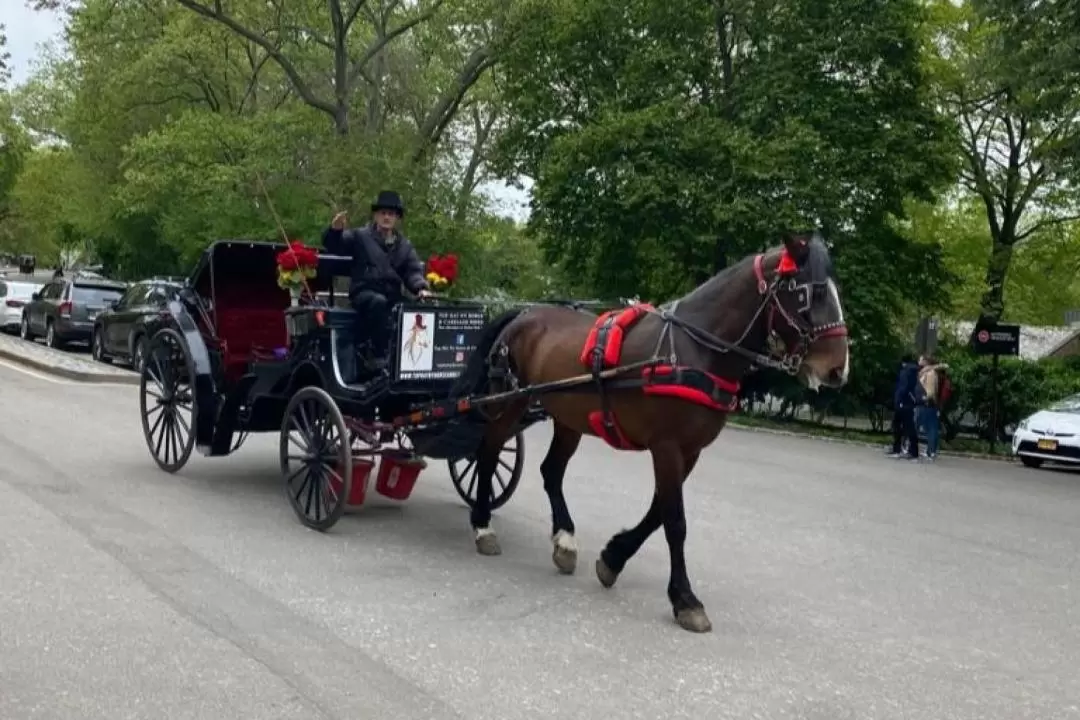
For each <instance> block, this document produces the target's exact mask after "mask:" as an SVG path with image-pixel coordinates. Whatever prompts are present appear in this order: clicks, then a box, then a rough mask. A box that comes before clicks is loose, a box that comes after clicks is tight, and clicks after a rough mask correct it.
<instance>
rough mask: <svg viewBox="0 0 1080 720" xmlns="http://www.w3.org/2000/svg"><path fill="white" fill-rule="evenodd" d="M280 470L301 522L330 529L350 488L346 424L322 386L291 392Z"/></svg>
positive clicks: (282, 431)
mask: <svg viewBox="0 0 1080 720" xmlns="http://www.w3.org/2000/svg"><path fill="white" fill-rule="evenodd" d="M280 454H281V474H282V476H283V477H284V478H285V492H286V494H287V495H288V496H289V504H290V505H292V509H293V511H295V512H296V516H297V517H298V518H300V522H302V523H303V524H304V525H306V526H307V527H309V528H312V529H313V530H329V529H330V528H331V527H333V525H334V523H336V522H337V521H338V520H339V519H340V518H341V515H342V513H344V512H345V503H346V502H347V501H348V499H349V493H350V491H351V489H352V447H351V445H350V443H349V429H348V427H347V426H346V425H345V418H344V417H343V416H342V414H341V410H340V409H339V408H338V406H337V403H336V402H334V399H333V398H332V397H330V395H329V394H327V392H326V391H325V390H323V389H322V388H318V387H306V388H303V389H302V390H300V392H298V393H296V394H295V395H293V397H292V399H291V400H290V401H289V405H288V407H287V408H286V409H285V420H284V422H283V423H282V425H281V444H280Z"/></svg>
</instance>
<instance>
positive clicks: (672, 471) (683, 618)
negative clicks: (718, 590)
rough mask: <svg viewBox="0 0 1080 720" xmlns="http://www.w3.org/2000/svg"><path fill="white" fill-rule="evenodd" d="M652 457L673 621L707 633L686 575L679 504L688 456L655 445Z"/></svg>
mask: <svg viewBox="0 0 1080 720" xmlns="http://www.w3.org/2000/svg"><path fill="white" fill-rule="evenodd" d="M652 456H653V472H654V473H655V474H656V496H657V498H658V500H659V505H660V520H661V522H662V523H663V525H664V536H665V537H666V538H667V542H668V551H669V552H670V554H671V579H670V580H669V581H668V599H669V600H671V608H672V612H673V613H674V614H675V622H677V623H678V624H679V625H680V626H681V627H682V628H683V629H685V630H690V631H692V632H709V631H710V630H712V623H711V622H710V621H709V616H708V615H707V614H705V606H704V605H702V603H701V601H700V600H698V599H697V596H696V595H694V591H693V589H691V587H690V577H689V576H688V575H687V574H686V556H685V554H684V549H685V545H686V511H685V507H684V506H683V493H682V486H683V481H685V480H686V476H687V474H688V463H687V459H688V457H687V455H685V454H684V453H683V451H682V449H681V448H679V447H678V446H676V445H661V446H659V447H655V448H653V449H652Z"/></svg>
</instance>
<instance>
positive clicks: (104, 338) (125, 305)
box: [90, 278, 183, 370]
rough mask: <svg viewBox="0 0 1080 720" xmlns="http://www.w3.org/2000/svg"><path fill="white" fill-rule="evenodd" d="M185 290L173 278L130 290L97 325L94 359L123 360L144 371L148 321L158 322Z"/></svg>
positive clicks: (92, 348) (92, 345) (142, 283)
mask: <svg viewBox="0 0 1080 720" xmlns="http://www.w3.org/2000/svg"><path fill="white" fill-rule="evenodd" d="M182 288H183V282H182V281H179V280H176V279H173V278H152V279H150V280H140V281H139V282H137V283H135V284H133V285H132V286H131V287H129V288H128V290H127V292H126V293H124V296H123V297H122V298H120V299H119V301H117V302H115V303H113V304H112V305H110V306H109V307H108V308H107V309H106V310H105V312H103V313H101V314H100V315H98V317H97V320H96V321H95V322H94V331H93V335H92V339H91V342H90V352H92V353H93V355H94V359H95V360H98V361H100V362H105V363H107V362H111V361H112V360H114V359H116V360H123V361H127V362H129V363H130V364H131V366H132V367H133V368H135V369H136V370H138V369H140V368H141V367H142V360H143V353H144V352H145V350H146V340H147V338H146V321H147V320H150V319H153V318H156V317H157V316H158V313H160V312H161V311H162V310H164V309H165V306H166V305H168V303H169V301H170V300H175V299H176V298H177V296H178V295H179V293H180V290H181V289H182Z"/></svg>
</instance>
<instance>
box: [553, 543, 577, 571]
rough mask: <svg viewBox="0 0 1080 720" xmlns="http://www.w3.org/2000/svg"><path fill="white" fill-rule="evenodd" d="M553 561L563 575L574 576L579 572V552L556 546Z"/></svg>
mask: <svg viewBox="0 0 1080 720" xmlns="http://www.w3.org/2000/svg"><path fill="white" fill-rule="evenodd" d="M551 560H552V562H554V563H555V567H557V568H558V569H559V572H561V573H562V574H563V575H573V574H574V571H575V570H577V550H572V549H570V548H563V547H559V546H558V545H556V546H555V550H554V551H553V552H552V553H551Z"/></svg>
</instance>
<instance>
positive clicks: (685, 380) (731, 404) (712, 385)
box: [579, 303, 739, 450]
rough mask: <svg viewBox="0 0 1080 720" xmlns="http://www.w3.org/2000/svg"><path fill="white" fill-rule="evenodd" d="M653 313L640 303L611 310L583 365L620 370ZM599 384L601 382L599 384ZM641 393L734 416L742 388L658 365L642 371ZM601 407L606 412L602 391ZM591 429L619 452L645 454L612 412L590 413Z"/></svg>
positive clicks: (589, 341)
mask: <svg viewBox="0 0 1080 720" xmlns="http://www.w3.org/2000/svg"><path fill="white" fill-rule="evenodd" d="M653 311H654V309H653V307H652V306H651V305H647V304H644V303H640V304H637V305H632V306H630V307H628V308H623V309H620V310H611V311H609V312H606V313H604V314H603V315H601V316H600V317H599V318H597V320H596V324H594V325H593V327H592V329H591V330H590V331H589V336H588V338H586V340H585V347H584V348H582V350H581V356H580V358H579V359H580V361H581V364H582V365H583V366H584V367H585V368H586V369H587V370H590V371H591V372H593V373H597V374H598V373H600V372H601V371H602V370H605V369H607V368H613V367H618V366H619V364H620V360H621V358H622V348H623V342H624V341H625V340H626V335H627V333H628V332H629V331H630V329H631V328H633V327H634V325H636V324H637V322H638V321H639V320H641V318H643V317H645V315H646V314H648V313H649V312H653ZM597 382H600V381H599V380H598V381H597ZM637 382H638V383H640V387H641V389H642V392H644V393H645V394H646V395H653V396H656V397H669V398H675V399H678V400H683V401H685V402H689V403H693V404H695V405H701V406H703V407H707V408H709V409H710V410H716V411H718V412H732V411H734V410H735V409H736V408H737V407H738V406H739V398H738V393H739V384H738V383H735V382H731V381H730V380H725V379H724V378H721V377H718V376H716V375H713V374H712V373H709V372H705V371H703V370H697V369H696V368H691V367H671V366H670V365H658V366H655V367H647V368H645V369H644V370H642V373H641V379H640V380H639V381H637ZM600 396H601V406H602V408H607V407H608V406H607V403H606V401H605V400H604V390H603V387H601V389H600ZM588 422H589V429H590V430H591V431H592V432H593V433H594V434H595V435H596V436H597V437H599V438H601V439H602V440H603V441H604V442H606V443H607V444H608V445H610V446H611V447H613V448H615V449H616V450H644V448H643V447H641V446H639V445H637V444H635V443H633V442H631V441H630V439H629V438H628V437H627V436H626V434H625V433H624V432H623V429H622V426H620V425H619V422H618V420H617V419H616V417H615V413H614V412H612V411H611V410H610V409H601V410H595V411H593V412H591V413H589V418H588Z"/></svg>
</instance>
